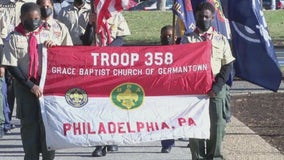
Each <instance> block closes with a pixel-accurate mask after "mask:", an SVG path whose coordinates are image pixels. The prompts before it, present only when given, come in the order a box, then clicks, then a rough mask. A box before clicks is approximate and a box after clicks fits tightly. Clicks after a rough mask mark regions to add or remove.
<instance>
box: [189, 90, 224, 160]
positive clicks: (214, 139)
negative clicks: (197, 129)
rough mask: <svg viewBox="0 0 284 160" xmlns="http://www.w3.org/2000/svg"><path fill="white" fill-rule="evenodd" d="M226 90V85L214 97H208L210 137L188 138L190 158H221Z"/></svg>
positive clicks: (199, 159) (202, 159) (201, 159)
mask: <svg viewBox="0 0 284 160" xmlns="http://www.w3.org/2000/svg"><path fill="white" fill-rule="evenodd" d="M226 92H227V90H226V86H224V87H223V88H222V90H221V91H220V93H219V94H218V95H217V96H216V97H214V98H210V106H209V115H210V139H209V140H204V139H190V140H189V141H190V150H191V153H192V160H223V155H222V153H221V144H222V141H223V138H224V136H225V126H226V116H224V115H225V113H224V112H226V110H225V107H226V105H225V103H226V95H227V93H226Z"/></svg>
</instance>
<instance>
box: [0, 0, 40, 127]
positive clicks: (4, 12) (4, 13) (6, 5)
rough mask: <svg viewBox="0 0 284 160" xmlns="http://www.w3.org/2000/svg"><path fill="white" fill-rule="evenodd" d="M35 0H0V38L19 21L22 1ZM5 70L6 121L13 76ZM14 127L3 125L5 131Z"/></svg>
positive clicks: (10, 102)
mask: <svg viewBox="0 0 284 160" xmlns="http://www.w3.org/2000/svg"><path fill="white" fill-rule="evenodd" d="M34 1H35V0H1V2H0V5H1V7H0V10H1V11H0V12H1V16H0V17H1V18H0V38H1V39H3V40H4V39H5V38H6V37H7V36H8V34H9V33H10V32H12V31H13V30H14V28H15V26H16V25H18V24H19V23H20V9H21V6H22V5H23V4H24V3H27V2H34ZM3 71H4V72H5V81H6V82H7V88H8V89H7V93H4V94H5V95H6V94H7V96H8V104H9V110H10V113H9V115H8V119H6V122H9V123H10V121H11V118H12V113H13V110H14V100H15V95H14V88H13V84H12V83H13V82H12V81H13V78H12V77H11V75H10V74H9V72H7V71H5V70H3ZM12 128H14V125H13V124H11V125H10V124H7V125H5V131H8V130H9V129H12Z"/></svg>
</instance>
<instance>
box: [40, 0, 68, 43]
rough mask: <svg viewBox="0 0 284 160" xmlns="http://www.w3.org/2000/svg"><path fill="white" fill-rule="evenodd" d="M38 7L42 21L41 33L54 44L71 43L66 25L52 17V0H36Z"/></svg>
mask: <svg viewBox="0 0 284 160" xmlns="http://www.w3.org/2000/svg"><path fill="white" fill-rule="evenodd" d="M36 3H37V5H39V7H40V11H41V19H42V22H43V30H42V33H41V34H42V35H44V36H46V37H45V38H47V39H50V40H52V41H53V43H55V44H56V45H73V42H72V39H71V36H70V34H69V31H68V29H67V27H66V26H65V25H64V24H63V23H61V22H59V21H58V20H56V19H54V18H53V13H54V8H53V2H52V0H37V2H36Z"/></svg>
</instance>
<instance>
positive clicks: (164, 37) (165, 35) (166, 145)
mask: <svg viewBox="0 0 284 160" xmlns="http://www.w3.org/2000/svg"><path fill="white" fill-rule="evenodd" d="M174 40H175V41H176V40H177V37H174ZM160 41H161V45H171V44H173V43H172V41H173V27H172V26H171V25H167V26H164V27H162V29H161V35H160ZM175 44H176V42H175ZM174 144H175V140H174V139H167V140H162V141H161V145H162V149H161V153H170V152H171V149H172V147H173V146H174Z"/></svg>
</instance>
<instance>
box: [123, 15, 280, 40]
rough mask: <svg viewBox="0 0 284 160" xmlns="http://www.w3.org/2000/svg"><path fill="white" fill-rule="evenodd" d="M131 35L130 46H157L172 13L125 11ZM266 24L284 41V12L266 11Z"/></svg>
mask: <svg viewBox="0 0 284 160" xmlns="http://www.w3.org/2000/svg"><path fill="white" fill-rule="evenodd" d="M123 15H124V16H125V18H126V20H127V22H128V25H129V28H130V31H131V35H130V36H127V37H126V42H127V43H128V44H134V43H136V44H141V45H142V44H144V45H145V44H147V45H150V44H157V43H159V41H160V40H159V38H160V29H161V28H162V27H163V26H164V25H171V24H172V19H173V16H172V12H171V11H165V12H162V11H125V12H123ZM264 15H265V18H266V22H267V25H268V28H269V31H270V34H271V37H272V39H273V40H283V41H284V10H276V11H264Z"/></svg>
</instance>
